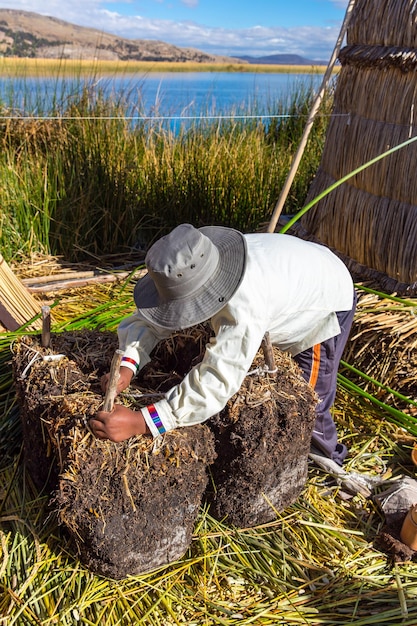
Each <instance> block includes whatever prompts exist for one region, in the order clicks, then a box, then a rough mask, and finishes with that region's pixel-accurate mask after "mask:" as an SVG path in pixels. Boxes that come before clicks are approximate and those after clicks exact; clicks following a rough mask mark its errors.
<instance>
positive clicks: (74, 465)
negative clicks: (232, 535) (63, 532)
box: [13, 325, 316, 579]
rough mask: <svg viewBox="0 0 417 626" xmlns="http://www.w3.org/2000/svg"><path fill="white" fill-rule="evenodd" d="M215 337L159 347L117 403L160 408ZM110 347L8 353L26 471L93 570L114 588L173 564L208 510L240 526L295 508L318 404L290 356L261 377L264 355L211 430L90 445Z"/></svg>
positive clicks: (81, 335)
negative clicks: (154, 403)
mask: <svg viewBox="0 0 417 626" xmlns="http://www.w3.org/2000/svg"><path fill="white" fill-rule="evenodd" d="M211 337H212V332H211V330H210V328H209V326H208V325H199V326H197V327H193V328H192V329H188V330H186V331H181V332H179V333H176V334H174V335H173V336H172V337H171V338H169V339H167V340H164V341H162V342H160V343H159V344H158V346H157V347H156V348H155V350H154V351H153V353H152V355H151V357H152V358H151V361H150V363H148V364H147V365H146V366H145V367H144V368H143V369H142V370H141V371H140V372H139V374H138V376H137V377H136V378H135V379H134V383H133V384H132V385H131V386H130V387H129V389H128V390H126V392H123V393H122V394H120V396H119V397H118V399H117V402H123V403H124V404H126V405H127V406H131V407H132V408H135V407H138V406H143V405H144V404H149V397H151V398H152V401H155V399H157V398H158V397H162V394H163V393H164V392H165V391H167V390H168V389H170V388H171V387H172V386H173V385H175V384H177V383H179V382H181V380H182V379H183V378H184V376H185V375H186V374H187V373H188V371H189V370H190V369H191V368H192V367H193V366H194V365H196V364H197V363H198V362H199V361H200V360H201V359H202V358H203V355H204V350H205V346H206V343H207V342H208V341H210V339H211ZM117 347H118V346H117V337H116V335H115V334H114V333H103V332H98V331H79V332H73V333H62V334H54V333H52V334H51V344H50V347H48V348H42V347H41V345H40V338H38V337H36V336H27V337H23V338H22V339H21V340H19V341H16V343H15V344H14V346H13V371H14V378H15V383H16V389H17V397H18V400H19V404H20V407H21V419H22V425H23V436H24V450H25V463H26V466H27V469H28V471H29V473H30V474H31V476H32V478H33V480H34V482H35V484H36V485H37V486H38V488H39V489H46V490H47V492H48V493H50V494H51V504H52V506H53V507H54V508H55V510H56V512H57V514H58V518H59V520H60V522H61V523H62V524H63V525H64V526H65V528H67V529H68V530H69V532H70V534H71V536H72V537H73V539H74V541H75V543H76V548H77V552H78V555H79V557H80V559H81V561H82V562H83V563H84V564H85V565H86V566H87V567H88V568H90V569H91V570H92V571H94V572H97V573H99V574H103V575H105V576H108V577H111V578H116V579H119V578H123V577H125V576H127V575H129V574H138V573H143V572H146V571H150V570H153V569H155V568H157V567H160V566H162V565H165V564H168V563H170V562H172V561H174V560H176V559H178V558H179V557H181V556H182V555H183V554H184V553H185V551H186V550H187V548H188V547H189V545H190V543H191V537H192V530H193V526H194V523H195V519H196V517H197V515H198V511H199V507H200V504H201V503H202V502H203V501H204V500H205V501H207V502H208V503H209V504H210V508H211V512H212V513H213V515H214V516H215V517H217V518H219V519H226V521H227V523H229V524H232V525H235V526H238V527H247V526H254V525H257V524H260V523H265V522H267V521H270V520H272V519H274V518H275V515H276V511H281V510H283V509H284V508H285V507H286V506H288V505H290V504H291V503H293V502H294V501H295V500H296V499H297V497H298V496H299V494H300V493H301V491H302V489H303V487H304V484H305V481H306V479H307V458H308V451H309V447H310V438H311V432H312V428H313V425H314V419H315V411H314V409H315V404H316V397H315V394H314V392H313V391H312V390H311V388H310V387H309V386H308V385H307V383H306V382H305V381H304V379H303V378H302V376H301V373H300V371H299V369H298V367H297V365H296V364H295V363H294V361H293V360H292V359H291V357H289V356H288V355H286V354H284V353H282V352H280V351H279V350H277V349H275V348H274V357H275V361H276V372H274V373H271V372H269V373H266V372H265V367H264V359H263V353H262V351H259V353H258V355H257V357H256V359H255V361H254V364H253V367H254V370H255V371H254V372H252V374H251V375H250V376H247V377H246V378H245V381H244V383H243V384H242V387H241V389H240V390H239V393H238V394H236V395H235V396H234V397H233V398H231V399H230V400H229V402H228V403H227V406H226V407H225V408H224V409H223V411H222V412H221V413H220V414H218V415H216V416H214V417H213V418H211V419H210V420H208V421H207V422H206V424H199V425H196V426H190V427H185V428H180V429H177V430H174V431H170V432H168V433H166V434H165V435H163V436H162V437H159V438H157V439H156V440H152V439H151V438H150V437H144V436H141V437H133V438H131V439H129V440H127V441H124V442H121V443H118V444H116V443H112V442H109V441H101V440H99V439H96V438H95V437H94V436H93V435H92V433H91V432H90V430H89V428H88V420H89V418H90V417H91V416H93V415H94V414H95V413H96V411H97V410H98V409H99V408H100V407H101V405H102V402H103V396H102V392H101V389H100V377H101V375H102V374H103V373H105V372H107V371H109V368H110V363H111V359H112V357H113V355H114V351H115V350H116V349H117ZM208 467H209V471H210V473H211V479H210V481H208V472H207V469H208ZM208 484H209V485H211V486H209V487H208V488H207V485H208ZM213 485H214V487H213Z"/></svg>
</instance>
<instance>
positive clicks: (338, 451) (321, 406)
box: [294, 293, 356, 465]
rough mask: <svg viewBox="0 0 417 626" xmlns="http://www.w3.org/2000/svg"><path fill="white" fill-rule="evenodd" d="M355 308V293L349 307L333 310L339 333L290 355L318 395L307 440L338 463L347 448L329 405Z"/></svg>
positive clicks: (344, 455) (334, 391)
mask: <svg viewBox="0 0 417 626" xmlns="http://www.w3.org/2000/svg"><path fill="white" fill-rule="evenodd" d="M355 309H356V293H355V296H354V301H353V307H352V309H351V310H350V311H339V312H338V313H337V318H338V320H339V324H340V328H341V333H340V334H339V335H336V336H335V337H331V338H330V339H327V341H323V342H322V343H318V344H316V345H315V346H313V347H312V348H309V349H308V350H305V351H304V352H300V354H297V356H295V357H294V359H295V361H296V362H297V363H298V365H299V366H300V367H301V370H302V374H303V376H304V379H305V380H306V381H307V382H308V383H309V384H310V385H311V386H312V387H313V389H314V390H315V392H316V393H317V395H318V397H319V403H318V405H317V407H316V413H317V418H316V423H315V426H314V430H313V436H312V440H311V443H312V445H313V446H314V447H315V448H317V449H318V450H319V451H320V452H322V453H323V454H324V455H325V456H327V457H329V458H331V459H333V461H336V463H338V464H339V465H342V463H343V460H344V458H345V457H346V455H347V448H346V446H345V445H343V444H341V443H338V442H337V432H336V426H335V423H334V421H333V418H332V416H331V413H330V409H331V407H332V405H333V402H334V400H335V397H336V384H337V371H338V369H339V363H340V359H341V358H342V354H343V350H344V348H345V345H346V342H347V340H348V337H349V333H350V329H351V326H352V322H353V317H354V314H355Z"/></svg>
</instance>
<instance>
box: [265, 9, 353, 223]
mask: <svg viewBox="0 0 417 626" xmlns="http://www.w3.org/2000/svg"><path fill="white" fill-rule="evenodd" d="M355 1H356V0H350V2H349V5H348V8H347V9H346V14H345V18H344V20H343V24H342V28H341V30H340V33H339V37H338V39H337V43H336V46H335V48H334V50H333V54H332V56H331V57H330V61H329V65H328V66H327V69H326V72H325V74H324V77H323V81H322V83H321V87H320V89H319V92H318V94H317V96H316V99H315V101H314V102H313V106H312V108H311V111H310V114H309V116H308V120H307V124H306V127H305V129H304V133H303V136H302V138H301V142H300V145H299V146H298V149H297V152H296V153H295V156H294V159H293V161H292V164H291V168H290V171H289V174H288V176H287V180H286V181H285V183H284V187H283V188H282V191H281V194H280V196H279V198H278V202H277V203H276V205H275V209H274V212H273V214H272V217H271V221H270V222H269V226H268V230H267V232H268V233H274V232H275V228H276V226H277V223H278V220H279V218H280V215H281V213H282V209H283V207H284V204H285V201H286V199H287V196H288V194H289V191H290V188H291V185H292V183H293V180H294V178H295V175H296V173H297V170H298V166H299V164H300V161H301V157H302V156H303V153H304V150H305V147H306V145H307V140H308V137H309V135H310V132H311V129H312V128H313V122H314V119H315V117H316V115H317V112H318V110H319V108H320V105H321V103H322V100H323V97H324V94H325V91H326V87H327V83H328V82H329V80H330V76H331V75H332V72H333V68H334V65H335V63H336V61H337V57H338V56H339V52H340V48H341V47H342V43H343V39H344V37H345V35H346V31H347V28H348V25H349V21H350V18H351V15H352V11H353V7H354V4H355Z"/></svg>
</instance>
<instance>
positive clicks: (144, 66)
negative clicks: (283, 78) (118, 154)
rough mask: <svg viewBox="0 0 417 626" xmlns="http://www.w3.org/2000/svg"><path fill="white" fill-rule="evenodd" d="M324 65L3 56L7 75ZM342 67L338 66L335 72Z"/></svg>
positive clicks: (1, 69)
mask: <svg viewBox="0 0 417 626" xmlns="http://www.w3.org/2000/svg"><path fill="white" fill-rule="evenodd" d="M325 70H326V67H325V66H324V65H267V64H252V63H234V64H233V63H194V62H176V61H173V62H165V61H100V60H95V59H91V60H82V59H78V60H77V59H38V58H35V59H31V58H21V57H3V58H2V59H1V61H0V74H1V76H3V77H8V76H13V77H22V76H45V75H55V74H59V75H60V76H62V75H64V76H69V75H77V76H79V75H88V74H93V75H97V74H110V75H113V74H134V73H141V72H144V73H152V72H155V73H158V72H161V73H162V72H164V73H168V72H232V73H239V72H240V73H243V72H244V73H252V72H254V73H265V74H313V75H314V74H322V73H324V72H325ZM338 71H339V67H338V66H336V67H335V69H334V73H337V72H338Z"/></svg>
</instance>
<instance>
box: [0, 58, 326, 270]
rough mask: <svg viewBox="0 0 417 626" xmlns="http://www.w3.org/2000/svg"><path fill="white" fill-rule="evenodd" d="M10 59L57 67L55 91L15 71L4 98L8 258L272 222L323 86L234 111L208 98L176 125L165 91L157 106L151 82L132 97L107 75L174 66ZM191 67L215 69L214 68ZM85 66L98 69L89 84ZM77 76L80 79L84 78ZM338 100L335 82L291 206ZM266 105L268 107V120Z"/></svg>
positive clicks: (23, 66)
mask: <svg viewBox="0 0 417 626" xmlns="http://www.w3.org/2000/svg"><path fill="white" fill-rule="evenodd" d="M2 63H3V64H2V66H1V70H2V72H3V76H4V75H5V68H8V72H9V74H10V77H12V78H15V77H16V74H17V73H18V72H19V71H21V72H26V77H27V78H29V75H30V72H35V71H38V72H39V73H41V72H42V73H43V74H39V77H40V78H42V75H44V74H47V73H48V72H50V73H51V72H55V74H54V82H55V83H56V86H55V87H54V86H53V85H52V93H46V92H45V90H44V89H43V87H42V83H41V81H40V83H39V86H38V87H37V91H35V92H34V93H33V92H32V91H31V85H30V84H27V85H26V84H25V83H24V82H23V85H21V84H20V83H16V84H14V83H13V81H12V82H11V86H10V93H8V92H5V94H4V96H3V100H2V101H1V100H0V140H1V142H2V147H3V149H2V154H1V158H0V183H1V184H0V202H1V207H2V216H1V219H0V246H1V249H2V254H3V257H4V258H5V260H6V261H16V262H19V261H20V260H22V259H25V258H29V257H31V256H33V255H34V254H37V253H41V254H53V255H62V256H63V257H64V258H65V259H66V260H67V261H70V262H73V261H83V260H86V259H89V260H90V261H91V259H92V258H100V257H102V256H103V255H108V254H112V255H117V254H124V253H128V252H130V251H132V250H138V249H139V250H145V249H146V248H147V246H149V245H151V243H152V242H153V241H154V240H155V238H158V237H159V236H161V235H162V234H165V233H166V232H169V231H170V230H171V229H172V228H173V227H174V226H176V225H177V224H179V223H181V222H190V223H193V224H195V225H197V226H203V225H206V224H222V225H224V226H230V227H234V228H237V229H238V230H242V231H243V232H251V231H256V230H259V229H262V228H263V225H264V224H265V223H266V222H268V221H269V220H270V218H271V215H272V211H273V208H274V206H275V203H276V201H277V198H278V197H279V194H280V191H281V189H282V186H283V184H284V181H285V179H286V176H287V174H288V171H289V169H290V167H291V162H292V159H293V155H294V152H295V150H296V149H297V146H298V145H299V141H300V138H301V136H302V134H303V132H304V128H305V123H306V120H307V118H308V114H309V111H310V110H311V106H312V102H313V101H314V99H315V90H314V88H313V87H312V85H311V84H310V85H305V86H296V87H294V89H293V91H291V90H290V92H288V93H285V95H284V96H283V98H282V99H281V98H275V99H271V101H270V102H268V103H267V105H266V109H265V106H264V105H262V108H261V105H260V103H258V102H257V101H256V97H255V96H254V98H255V99H254V101H253V102H251V103H250V104H242V105H239V103H236V105H233V106H232V107H231V109H230V111H228V113H229V115H227V116H226V117H224V118H222V119H221V118H217V119H216V116H214V115H213V110H212V109H210V108H208V109H207V116H206V117H199V118H198V119H197V118H196V119H193V118H191V121H190V120H188V121H187V120H185V121H180V122H178V124H176V125H175V126H173V125H172V123H171V122H170V121H169V117H168V118H165V117H164V116H160V102H159V101H158V100H156V101H155V104H154V106H153V108H152V112H151V115H150V116H149V114H148V113H147V111H148V109H147V108H145V106H144V104H143V102H142V101H141V98H140V91H139V93H136V92H135V99H134V104H133V105H132V104H130V102H132V100H131V99H130V92H129V89H130V86H129V87H128V88H125V89H124V88H121V89H119V90H117V91H115V92H113V91H112V92H111V93H107V92H106V91H105V86H103V83H102V82H101V81H99V80H95V79H96V78H97V75H98V74H99V73H105V72H107V73H108V72H110V70H111V69H112V70H113V71H114V72H118V73H119V74H120V72H121V71H122V68H126V70H125V71H127V68H129V71H139V67H141V68H142V71H143V72H144V71H145V67H147V68H148V71H151V70H152V69H154V68H155V67H158V68H159V70H160V71H162V69H163V68H167V67H169V64H148V65H143V64H133V63H128V64H124V65H123V64H121V63H119V62H118V63H107V62H105V63H93V62H91V63H86V62H85V63H80V62H73V61H65V62H64V61H62V62H57V61H40V60H39V59H32V60H30V61H28V60H26V59H8V60H6V59H3V62H2ZM180 65H181V64H176V66H175V67H180ZM182 67H183V68H187V69H188V70H190V69H191V67H192V68H193V69H197V70H199V71H202V69H203V68H204V69H205V70H206V71H208V68H209V67H210V66H203V65H202V64H192V65H191V64H188V63H187V64H182ZM242 67H245V68H247V66H242ZM249 67H250V69H253V70H256V67H255V68H252V67H251V66H249ZM171 69H173V68H171ZM264 69H269V70H270V69H271V68H270V67H269V66H265V68H263V70H264ZM71 71H72V72H73V75H71V74H70V72H71ZM84 72H85V73H86V74H87V73H89V75H88V78H94V80H93V81H91V80H90V81H89V83H88V84H87V85H84V81H83V78H84V74H83V73H84ZM49 75H51V74H49ZM74 77H75V79H76V81H77V79H78V81H79V85H78V86H77V85H76V86H75V87H74V85H73V83H72V79H73V78H74ZM61 79H62V80H61ZM21 80H23V81H24V80H25V77H23V78H21ZM307 82H308V81H307ZM143 83H146V73H145V74H144V76H143ZM54 89H55V91H53V90H54ZM132 106H133V109H132ZM207 106H208V107H209V104H208V105H207ZM331 106H332V91H331V89H329V91H328V94H327V96H326V98H325V99H324V101H323V103H322V105H321V114H320V115H319V116H318V117H317V119H316V122H315V125H314V129H313V132H312V133H311V135H310V138H309V143H308V146H307V149H306V151H305V154H304V157H303V160H302V162H301V164H300V167H299V171H298V173H297V176H296V179H295V180H294V182H293V186H292V190H291V194H290V196H289V197H288V200H287V202H286V205H285V209H284V213H289V214H293V213H296V212H297V211H298V210H299V209H300V208H301V207H302V206H303V202H304V198H305V197H306V194H307V191H308V188H309V186H310V183H311V181H312V179H313V177H314V175H315V173H316V171H317V168H318V165H319V161H320V157H321V152H322V148H323V145H324V138H325V133H326V129H327V124H328V120H329V117H330V111H331ZM191 110H192V109H191V105H190V109H189V111H191ZM260 110H262V113H264V112H265V115H263V116H262V119H260V117H259V112H260Z"/></svg>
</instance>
